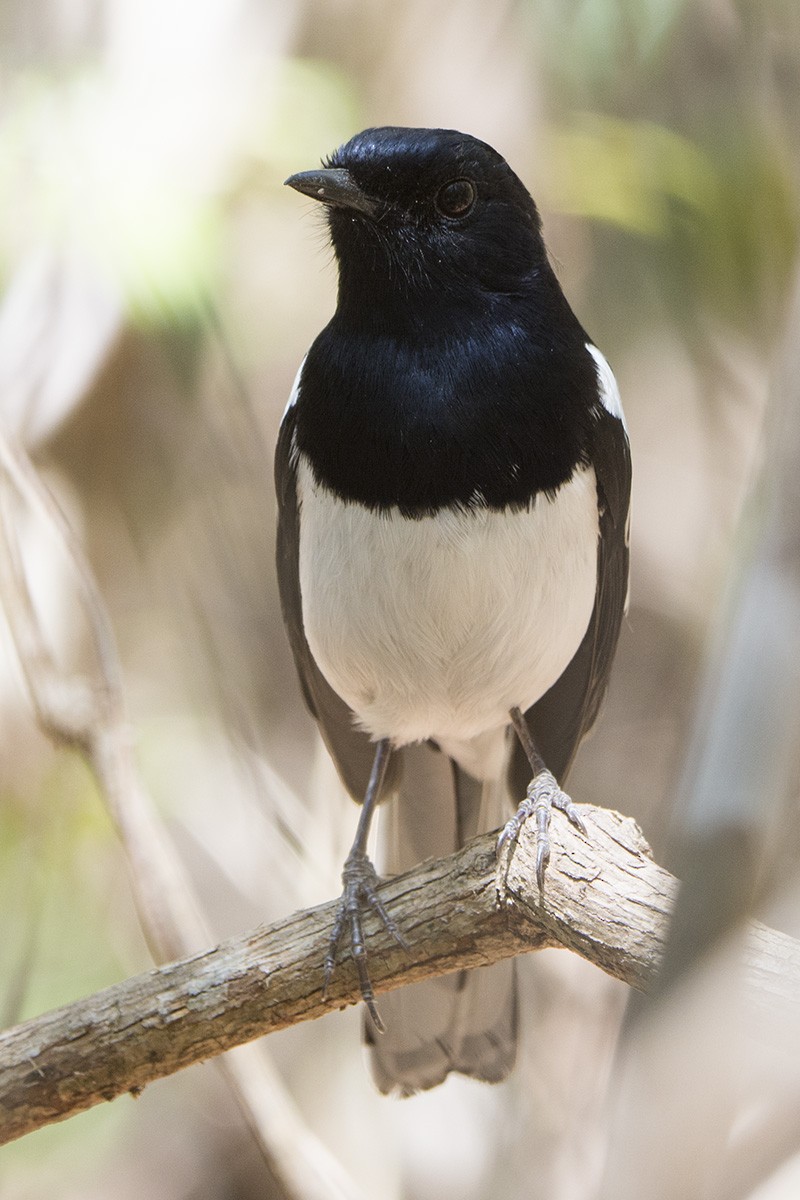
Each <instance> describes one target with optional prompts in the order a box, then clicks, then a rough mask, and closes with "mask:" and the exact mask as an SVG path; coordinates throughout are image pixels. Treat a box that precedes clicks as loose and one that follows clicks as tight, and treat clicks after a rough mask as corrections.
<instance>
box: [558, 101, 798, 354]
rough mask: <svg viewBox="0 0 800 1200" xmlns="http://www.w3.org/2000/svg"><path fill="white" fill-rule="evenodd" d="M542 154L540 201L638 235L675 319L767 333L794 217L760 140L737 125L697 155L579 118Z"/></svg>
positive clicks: (676, 141)
mask: <svg viewBox="0 0 800 1200" xmlns="http://www.w3.org/2000/svg"><path fill="white" fill-rule="evenodd" d="M548 159H549V163H548V165H549V168H550V169H549V171H548V178H550V179H551V180H552V181H553V182H552V186H551V189H550V190H549V191H548V192H547V193H546V197H545V198H546V200H547V202H548V203H549V204H550V205H551V206H552V207H553V208H554V209H556V210H559V211H561V212H565V213H569V214H571V215H575V216H578V217H581V218H585V219H588V220H593V221H597V222H601V223H605V224H608V225H612V226H616V227H618V228H619V229H620V230H622V231H624V232H625V233H627V234H630V235H631V236H632V237H634V238H638V239H641V240H642V245H641V246H640V249H639V254H641V255H643V256H645V255H648V254H649V255H650V257H651V258H652V259H653V262H652V267H651V268H650V269H647V268H643V270H644V271H646V273H647V274H648V275H649V276H650V277H653V278H657V279H658V280H659V283H660V287H661V289H662V291H663V295H664V297H665V298H666V299H667V301H668V303H669V306H670V310H671V312H672V316H673V319H675V320H676V321H678V322H680V323H683V322H685V321H686V319H687V317H688V318H689V319H691V314H692V313H693V312H696V311H698V310H699V311H703V312H705V313H706V314H707V315H708V316H710V317H712V318H713V319H715V320H719V321H721V322H725V323H727V324H729V325H731V326H732V327H734V328H736V329H737V331H738V332H739V333H741V334H747V335H749V336H752V337H755V338H761V337H763V336H764V333H765V331H766V330H767V329H772V328H773V327H774V323H775V321H776V319H777V318H778V317H779V316H780V315H781V308H782V304H783V302H784V300H785V297H786V295H787V291H788V287H789V284H790V282H791V279H792V273H793V267H794V262H795V260H796V257H797V250H798V233H799V231H800V213H799V211H798V197H797V189H796V187H795V183H794V179H793V177H792V172H791V164H790V162H789V161H788V158H787V155H786V153H785V150H784V148H783V147H782V146H781V145H780V144H777V145H776V144H775V139H774V138H771V137H770V136H769V134H768V133H767V134H763V133H761V134H760V133H759V131H758V130H756V129H750V130H747V129H738V130H737V131H736V137H735V139H733V138H731V137H730V136H728V137H727V138H726V140H725V141H722V140H720V141H719V142H718V143H717V144H716V145H712V146H711V148H710V149H708V150H706V149H705V148H703V147H701V146H700V145H698V144H697V143H696V142H693V141H691V140H690V139H688V138H685V137H682V136H680V135H679V134H678V133H675V132H674V131H673V130H670V129H667V128H666V127H665V126H663V125H656V124H654V123H652V122H650V121H626V120H621V119H619V118H615V117H606V116H602V115H600V114H598V113H585V114H577V115H576V116H575V117H574V119H573V121H572V123H571V125H570V126H569V127H567V128H562V129H556V130H553V131H552V132H551V134H550V143H549V155H548ZM647 243H649V245H648V244H647ZM625 261H626V263H627V269H628V270H629V269H630V263H629V262H628V258H627V255H626V259H625ZM634 294H636V291H635V289H634ZM637 307H638V306H636V305H635V306H634V312H635V311H636V310H637ZM638 311H639V314H640V319H641V315H642V309H641V308H640V307H638ZM645 311H646V310H645ZM658 315H659V316H661V315H662V314H661V313H659V314H658ZM634 329H635V325H634Z"/></svg>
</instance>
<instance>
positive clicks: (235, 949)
mask: <svg viewBox="0 0 800 1200" xmlns="http://www.w3.org/2000/svg"><path fill="white" fill-rule="evenodd" d="M584 813H585V816H586V818H587V821H586V823H587V826H588V828H589V829H590V839H589V840H587V839H585V838H583V837H582V836H581V835H580V834H579V833H577V832H576V831H575V830H574V829H573V828H572V827H571V826H570V825H568V823H567V822H565V821H556V822H554V826H555V828H554V830H553V858H552V861H551V864H550V868H549V871H548V875H547V885H546V889H545V895H544V898H543V899H542V898H541V897H540V895H539V892H538V889H537V887H536V883H535V878H536V875H535V868H534V848H533V846H532V844H531V841H532V833H531V832H530V831H528V830H527V829H523V833H522V836H521V838H520V842H519V845H518V847H517V849H516V852H515V854H514V856H513V858H512V859H511V862H510V865H509V869H508V875H507V879H506V884H505V888H504V889H501V890H502V896H501V895H500V893H499V891H498V878H499V877H498V866H497V862H496V857H495V844H496V843H495V838H494V836H492V835H486V836H483V837H480V838H477V839H475V840H474V841H473V842H471V843H470V844H469V845H467V846H466V847H465V848H464V849H463V850H461V851H460V852H459V853H457V854H454V855H452V856H451V857H449V858H445V859H439V860H436V861H429V862H425V863H422V864H420V865H419V866H418V867H416V868H415V869H414V870H413V871H410V872H409V873H408V874H406V875H403V876H400V877H398V878H396V879H392V880H390V881H388V882H386V883H385V884H383V885H382V888H381V892H382V896H383V899H384V901H385V902H386V903H387V904H388V905H389V906H390V907H391V911H392V914H393V916H394V918H395V919H396V920H397V922H398V925H399V926H400V928H401V929H402V930H403V933H404V935H405V937H406V939H407V941H408V943H409V947H410V949H409V952H408V953H406V952H404V951H403V950H402V949H401V948H400V947H399V946H397V944H396V943H395V942H394V941H393V940H392V938H391V937H390V936H389V935H388V934H387V933H386V931H385V930H384V929H382V928H381V927H379V923H378V922H377V921H376V920H375V919H373V918H372V917H368V918H367V920H368V926H369V929H368V936H369V947H370V953H371V958H370V970H371V973H372V979H373V983H374V985H375V990H376V992H378V993H380V992H384V991H388V990H389V989H391V988H394V987H398V986H400V985H402V984H406V983H411V982H414V981H416V980H420V979H424V978H426V977H428V976H433V975H441V974H445V973H447V972H449V971H454V970H461V969H463V968H467V967H474V966H479V965H483V964H486V963H489V962H494V961H495V960H497V959H500V958H506V957H509V956H511V955H515V954H519V953H521V952H524V951H528V950H534V949H542V948H544V947H545V946H565V947H568V948H569V949H572V950H574V951H576V952H577V953H579V954H581V955H582V956H583V957H584V958H587V959H588V960H589V961H590V962H593V963H596V964H597V966H599V967H601V968H602V969H603V970H604V971H606V972H608V973H609V974H611V975H614V976H616V977H617V978H618V979H621V980H623V981H624V982H625V983H628V984H630V985H631V986H633V987H636V988H640V989H643V988H646V987H647V985H648V983H649V981H650V980H651V979H652V978H653V975H654V973H655V970H656V967H657V965H658V962H659V958H660V955H661V952H662V947H663V944H664V938H665V934H666V927H667V921H668V915H669V910H670V907H671V905H672V901H673V898H674V894H675V888H676V883H675V880H674V879H673V878H672V876H670V875H669V874H668V873H667V872H666V871H664V870H663V869H662V868H661V867H659V866H658V865H657V864H656V863H654V862H653V861H652V859H651V858H650V857H649V850H648V847H647V846H646V844H645V842H644V840H643V838H642V836H641V833H640V831H639V830H638V828H637V827H636V825H635V824H634V822H633V821H631V820H630V819H626V818H623V817H621V816H620V815H619V814H617V813H612V812H608V811H606V810H604V809H598V808H593V807H589V806H584ZM334 910H335V902H331V903H329V904H325V905H322V906H320V907H318V908H314V909H309V910H307V911H305V912H300V913H295V914H294V915H293V916H290V917H287V918H285V919H284V920H282V921H279V922H276V923H275V924H273V925H271V926H268V927H264V928H261V929H257V930H255V931H254V932H252V933H249V934H247V935H245V936H243V937H239V938H236V939H233V940H231V941H228V942H225V943H223V944H222V945H221V946H219V947H217V948H216V949H215V950H210V951H208V952H207V953H205V954H199V955H195V956H193V957H191V958H188V959H185V960H183V961H181V962H176V963H172V964H170V965H168V966H164V967H160V968H158V969H156V970H154V971H151V972H149V973H148V974H145V975H139V976H137V977H135V978H133V979H129V980H127V981H125V982H124V983H120V984H117V985H115V986H113V987H110V988H107V989H105V990H104V991H102V992H99V993H97V994H96V995H94V996H90V997H89V998H88V999H86V1000H82V1001H79V1002H78V1003H76V1004H72V1005H69V1006H67V1007H65V1008H61V1009H58V1010H56V1011H54V1012H52V1013H48V1014H46V1015H45V1016H42V1017H38V1018H36V1019H35V1020H32V1021H28V1022H26V1023H25V1024H23V1025H19V1026H17V1027H16V1028H15V1029H10V1030H8V1031H7V1032H6V1033H4V1034H2V1035H0V1144H2V1143H5V1142H8V1141H11V1140H13V1139H14V1138H17V1137H21V1136H22V1135H23V1134H25V1133H28V1132H30V1131H32V1130H33V1129H37V1128H39V1127H40V1126H42V1125H46V1124H49V1123H50V1122H53V1121H58V1120H61V1119H63V1118H65V1117H68V1116H71V1115H72V1114H73V1113H77V1112H80V1111H82V1110H83V1109H86V1108H90V1107H91V1106H92V1105H94V1104H98V1103H99V1102H100V1101H101V1100H111V1099H113V1098H114V1097H115V1096H118V1095H120V1094H122V1093H123V1092H126V1091H132V1092H134V1093H136V1092H138V1091H139V1090H140V1089H141V1088H143V1087H144V1086H145V1085H146V1084H148V1083H150V1082H152V1081H153V1080H154V1079H159V1078H161V1077H163V1076H165V1075H169V1074H172V1073H173V1072H174V1071H178V1070H180V1069H181V1068H183V1067H187V1066H189V1065H190V1064H191V1063H194V1062H198V1061H201V1060H203V1059H207V1058H211V1057H213V1056H215V1055H218V1054H220V1053H222V1052H223V1051H225V1050H228V1049H230V1048H231V1047H233V1046H236V1045H239V1044H241V1043H243V1042H247V1041H250V1040H252V1039H253V1038H257V1037H261V1036H262V1035H264V1034H266V1033H270V1032H272V1031H273V1030H277V1029H282V1028H284V1027H286V1026H288V1025H292V1024H295V1023H298V1022H300V1021H307V1020H312V1019H314V1018H317V1017H320V1016H322V1015H323V1014H324V1013H326V1012H328V1011H330V1009H331V1008H338V1007H343V1006H345V1005H348V1004H355V1003H357V1002H358V1000H359V998H360V997H359V993H358V982H357V976H356V973H355V971H354V969H353V964H352V962H350V961H349V960H347V961H345V962H343V963H342V964H341V966H340V967H339V969H338V970H337V972H336V974H335V976H334V979H333V982H332V985H331V989H330V996H329V998H328V1000H327V1001H325V1000H323V997H322V962H323V959H324V956H325V951H326V947H327V940H328V935H329V932H330V928H331V924H332V922H333V917H334ZM751 932H752V939H751V950H750V958H751V964H752V966H753V967H754V968H755V975H754V979H753V983H754V986H757V987H758V988H759V989H760V990H761V991H762V992H764V991H766V992H767V993H769V992H773V991H774V992H780V993H781V994H785V993H786V989H787V988H788V989H790V990H791V989H793V990H794V992H795V994H797V990H798V988H800V944H798V943H796V942H793V941H792V940H791V939H790V938H786V937H784V935H782V934H778V933H775V932H773V931H771V930H766V929H764V928H763V927H760V928H758V927H753V929H752V931H751ZM752 973H753V972H752V971H751V974H752Z"/></svg>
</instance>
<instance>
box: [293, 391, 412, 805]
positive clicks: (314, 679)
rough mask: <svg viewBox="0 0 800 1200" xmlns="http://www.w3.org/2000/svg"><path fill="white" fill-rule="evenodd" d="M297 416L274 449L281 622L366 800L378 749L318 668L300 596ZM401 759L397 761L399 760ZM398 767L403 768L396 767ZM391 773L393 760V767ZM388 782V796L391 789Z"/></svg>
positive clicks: (345, 766) (345, 774) (337, 752)
mask: <svg viewBox="0 0 800 1200" xmlns="http://www.w3.org/2000/svg"><path fill="white" fill-rule="evenodd" d="M294 429H295V412H294V406H290V407H289V408H288V409H287V411H286V415H285V416H284V418H283V422H282V424H281V428H280V433H279V434H278V445H277V447H276V450H275V491H276V493H277V497H278V541H277V567H278V590H279V592H280V598H281V610H282V612H283V620H284V623H285V625H286V630H287V633H288V634H289V643H290V645H291V647H292V654H293V655H294V661H295V665H296V667H297V673H298V675H299V676H300V684H301V687H302V689H303V695H304V697H305V701H306V704H307V705H308V707H309V708H310V710H311V712H312V714H313V716H314V717H315V718H316V720H317V723H318V724H319V728H320V732H321V734H322V737H323V740H324V742H325V745H326V746H327V747H328V751H329V753H330V755H331V758H332V759H333V761H334V763H335V764H336V769H337V771H338V772H339V775H340V777H341V780H342V782H343V783H344V785H345V787H346V788H347V790H348V792H349V793H350V795H351V796H352V797H353V799H354V800H359V801H361V800H363V798H364V792H365V790H366V786H367V781H368V779H369V773H370V770H371V767H372V760H373V758H374V756H375V746H374V744H373V743H372V742H371V741H370V739H369V736H368V735H367V734H366V733H362V732H361V731H360V730H359V729H357V728H356V726H355V724H354V717H353V713H352V711H351V709H350V708H349V707H348V706H347V705H346V704H345V702H344V700H342V698H341V697H340V696H339V695H337V693H336V692H335V691H334V690H333V688H332V687H331V686H330V684H329V683H328V681H327V680H326V679H325V677H324V675H323V674H322V672H321V671H320V669H319V667H318V666H317V664H316V662H315V660H314V656H313V654H312V653H311V650H310V648H309V645H308V642H307V641H306V635H305V630H304V629H303V608H302V601H301V596H300V570H299V559H298V556H299V549H300V533H299V517H300V513H299V509H298V503H297V471H296V467H297V463H296V451H295V446H294ZM397 757H398V756H397V755H395V756H394V759H395V760H396V759H397ZM398 765H399V764H398ZM389 770H390V771H392V762H390V764H389ZM391 783H392V780H390V779H387V781H386V783H385V784H384V792H386V791H387V790H388V789H389V788H390V787H391Z"/></svg>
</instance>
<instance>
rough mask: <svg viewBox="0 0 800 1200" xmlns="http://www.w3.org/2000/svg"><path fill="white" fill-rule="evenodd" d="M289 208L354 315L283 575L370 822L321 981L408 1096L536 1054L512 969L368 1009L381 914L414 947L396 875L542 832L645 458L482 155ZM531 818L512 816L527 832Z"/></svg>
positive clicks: (358, 142)
mask: <svg viewBox="0 0 800 1200" xmlns="http://www.w3.org/2000/svg"><path fill="white" fill-rule="evenodd" d="M321 161H322V166H321V167H320V168H318V169H312V170H304V171H300V172H298V173H296V174H293V175H292V176H290V178H288V179H287V180H286V184H287V185H288V186H289V187H290V188H293V189H294V190H295V191H297V192H299V193H301V194H302V195H304V196H306V197H310V198H311V199H313V200H314V201H316V202H318V203H319V204H320V206H321V209H322V211H323V212H324V215H325V218H326V224H327V231H328V234H329V237H330V242H331V245H332V248H333V252H334V256H335V260H336V264H337V268H338V292H337V302H336V309H335V312H334V314H333V316H332V317H331V320H330V322H329V323H328V324H327V325H326V326H325V328H324V329H323V330H322V331H321V332H320V333H319V335H318V336H317V337H316V339H315V340H314V342H313V344H312V345H311V347H310V349H309V350H308V352H307V354H306V356H305V358H304V359H303V361H302V363H301V365H300V369H299V371H298V373H297V377H296V379H295V382H294V385H293V388H292V391H291V395H290V398H289V402H288V405H287V407H286V411H285V413H284V416H283V419H282V422H281V425H280V431H279V434H278V440H277V447H276V455H275V486H276V492H277V499H278V532H277V571H278V584H279V593H280V600H281V607H282V613H283V618H284V622H285V625H286V629H287V632H288V638H289V642H290V644H291V649H292V652H293V657H294V661H295V664H296V667H297V672H298V675H299V679H300V684H301V687H302V691H303V694H304V698H305V701H306V704H307V706H308V708H309V709H310V711H311V713H312V714H313V716H314V717H315V718H316V721H317V723H318V726H319V730H320V733H321V735H322V738H323V740H324V742H325V745H326V747H327V749H328V751H329V753H330V755H331V757H332V759H333V762H334V764H335V766H336V768H337V771H338V774H339V776H340V778H341V780H342V782H343V784H344V786H345V788H346V789H347V791H348V792H349V794H350V795H351V796H352V797H353V798H354V799H355V800H356V801H357V802H358V803H360V804H361V805H362V808H361V812H360V817H359V821H358V827H357V831H356V835H355V839H354V842H353V845H352V849H351V851H350V853H349V855H348V856H347V858H346V860H345V863H344V867H343V871H342V894H341V898H340V901H339V905H338V909H337V914H336V917H335V921H334V924H333V928H332V931H331V938H330V944H329V949H328V954H327V956H326V958H325V962H324V980H325V987H326V989H327V987H328V985H329V983H330V979H331V976H332V974H333V972H334V969H335V966H336V962H337V959H338V956H339V954H340V952H341V951H342V947H343V944H345V943H346V942H348V941H349V948H350V953H351V954H352V957H353V959H354V961H355V965H356V967H357V970H358V975H359V980H360V987H361V995H362V998H363V1000H364V1002H365V1010H366V1011H365V1037H366V1041H367V1044H368V1045H369V1047H370V1050H371V1056H370V1057H371V1065H372V1073H373V1077H374V1079H375V1082H376V1083H377V1086H378V1088H379V1089H380V1090H381V1091H382V1092H385V1093H389V1092H391V1093H395V1094H397V1095H401V1096H405V1095H411V1094H413V1093H415V1092H418V1091H420V1090H424V1089H426V1088H430V1087H433V1086H435V1085H437V1084H439V1083H441V1082H442V1081H443V1080H444V1079H445V1077H446V1076H447V1075H448V1074H449V1073H450V1072H456V1073H461V1074H463V1075H467V1076H472V1077H474V1078H476V1079H481V1080H486V1081H489V1082H496V1081H499V1080H501V1079H503V1078H505V1077H506V1075H507V1074H508V1073H509V1072H510V1070H511V1068H512V1066H513V1063H514V1059H515V1053H516V1042H517V1030H518V1024H519V1012H518V1009H519V1001H518V996H517V985H516V974H515V968H514V964H513V961H511V960H509V961H504V962H500V963H495V964H492V965H490V966H485V967H479V968H475V969H473V970H470V971H464V972H460V973H455V974H453V975H449V976H445V977H443V978H440V979H434V980H426V981H423V982H422V983H416V984H412V985H410V986H407V987H405V988H400V989H397V990H395V991H393V992H390V993H388V994H386V995H385V996H382V997H381V1008H380V1011H379V1009H378V1006H377V1004H376V1001H375V995H374V991H373V988H372V984H371V980H370V975H369V965H368V946H367V940H366V938H365V934H364V925H363V916H364V913H365V912H367V911H369V910H374V911H375V912H376V913H377V914H378V917H379V918H380V920H381V921H382V922H383V924H384V925H385V927H386V928H387V929H388V931H389V932H390V933H391V934H392V935H393V936H394V938H395V939H396V940H397V941H398V942H399V943H400V944H401V945H403V946H407V943H406V940H405V938H404V937H403V933H402V930H401V929H399V928H398V927H397V925H396V923H395V921H394V919H393V917H392V915H391V913H390V912H388V911H387V909H386V906H385V904H384V902H383V901H382V899H381V897H380V894H379V892H378V886H379V882H380V877H379V875H378V873H377V870H376V867H375V865H374V863H373V862H372V859H371V858H370V857H369V854H368V851H367V838H368V834H369V830H370V825H371V822H372V819H373V816H374V814H375V812H376V809H377V806H378V802H379V801H380V802H381V819H380V826H381V828H380V833H381V841H382V846H383V849H382V854H383V859H382V861H381V864H380V865H381V871H382V872H383V873H388V874H393V873H397V872H399V871H402V870H406V869H408V868H410V867H411V866H413V865H414V864H415V863H417V862H419V861H421V860H422V859H424V858H427V857H431V856H438V855H444V854H448V853H452V852H453V851H455V850H456V849H457V848H458V847H459V846H461V845H462V844H463V843H464V842H465V841H466V840H468V839H469V838H471V837H473V836H475V835H476V834H478V833H482V832H487V831H490V830H495V829H498V828H500V829H501V833H500V836H499V843H498V844H499V846H501V847H502V846H506V847H509V848H511V849H513V845H514V844H515V841H516V838H517V836H518V834H519V832H520V829H521V827H522V825H523V823H524V822H525V821H526V820H529V819H531V820H532V821H533V823H534V827H535V833H536V839H537V840H536V846H537V852H536V870H537V877H538V881H539V887H540V888H543V887H544V886H545V872H546V867H547V863H548V859H549V855H550V842H549V832H548V830H549V825H550V814H551V810H552V809H553V808H555V809H560V810H562V811H563V813H564V814H565V815H566V817H567V818H568V819H569V820H571V821H572V822H573V823H574V824H576V825H577V826H578V827H579V828H580V829H582V830H584V832H585V828H584V824H583V821H582V819H581V817H580V814H579V812H578V810H577V808H576V806H575V805H574V804H573V802H572V800H571V798H570V797H569V795H568V794H567V793H566V792H564V791H563V790H562V788H563V786H564V783H565V779H566V776H567V772H568V770H569V768H570V766H571V764H572V762H573V759H574V756H575V753H576V750H577V748H578V746H579V744H580V742H581V740H582V738H583V737H584V735H585V734H586V733H587V732H588V730H589V729H590V727H591V726H592V725H593V724H594V721H595V718H596V717H597V714H598V710H599V708H600V704H601V701H602V699H603V696H604V693H605V691H606V688H607V684H608V677H609V671H610V668H611V663H612V659H613V657H614V652H615V648H616V645H617V640H618V636H619V633H620V628H621V624H622V621H623V617H624V613H625V611H626V607H627V597H628V566H629V550H628V528H629V507H630V489H631V457H630V448H629V442H628V436H627V430H626V425H625V420H624V416H623V411H622V406H621V401H620V393H619V389H618V386H617V384H616V381H615V378H614V375H613V373H612V371H611V368H610V366H609V364H608V362H607V360H606V358H605V357H604V355H603V354H602V353H601V351H600V350H599V349H598V348H597V347H596V346H595V345H594V343H593V342H592V341H591V339H590V338H589V336H588V335H587V334H586V333H585V331H584V329H583V328H582V326H581V324H580V322H579V320H578V318H577V317H576V316H575V314H574V313H573V311H572V309H571V308H570V306H569V304H568V302H567V299H566V297H565V295H564V293H563V291H562V289H561V286H560V284H559V282H558V279H557V277H556V274H555V271H554V269H553V267H552V264H551V262H550V259H549V257H548V253H547V250H546V248H545V244H544V241H543V235H542V221H541V217H540V214H539V211H538V209H537V207H536V204H535V203H534V201H533V199H532V197H531V196H530V194H529V192H528V190H527V189H526V187H525V185H524V184H523V183H522V181H521V180H520V178H519V177H518V176H517V175H516V174H515V173H514V172H513V171H512V169H511V168H510V167H509V166H508V164H507V162H506V161H505V159H504V158H503V157H502V155H501V154H500V153H499V152H498V151H496V150H494V149H493V148H492V147H491V146H490V145H488V144H487V143H486V142H483V141H481V140H479V139H478V138H475V137H472V136H470V135H468V134H464V133H460V132H458V131H456V130H451V129H435V128H431V129H427V128H407V127H402V126H385V127H379V128H370V129H366V130H364V131H363V132H361V133H358V134H356V135H355V136H354V137H352V138H351V139H350V140H349V141H348V142H346V143H345V144H344V145H342V146H341V147H340V148H339V149H337V150H336V151H335V152H334V153H333V154H332V155H330V156H329V157H328V158H324V159H322V160H321ZM509 814H510V815H509Z"/></svg>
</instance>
